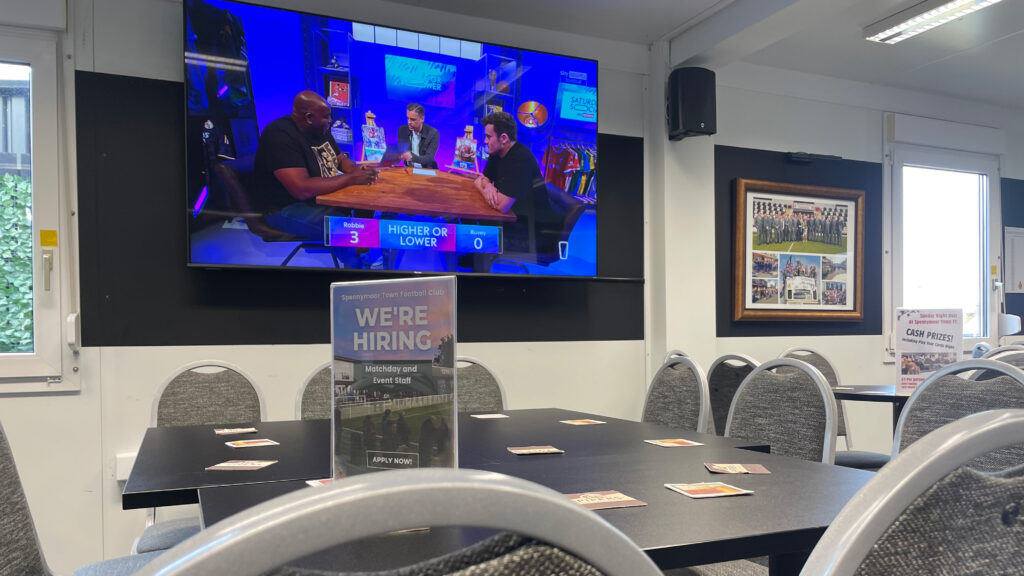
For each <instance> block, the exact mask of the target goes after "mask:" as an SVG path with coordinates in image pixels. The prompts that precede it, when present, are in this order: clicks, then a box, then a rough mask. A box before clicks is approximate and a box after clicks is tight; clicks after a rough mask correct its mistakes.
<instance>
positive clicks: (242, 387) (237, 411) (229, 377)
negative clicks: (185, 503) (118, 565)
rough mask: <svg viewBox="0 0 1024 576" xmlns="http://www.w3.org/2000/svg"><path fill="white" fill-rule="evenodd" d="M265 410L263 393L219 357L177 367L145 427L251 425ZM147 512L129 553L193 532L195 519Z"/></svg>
mask: <svg viewBox="0 0 1024 576" xmlns="http://www.w3.org/2000/svg"><path fill="white" fill-rule="evenodd" d="M265 413H266V410H265V407H264V405H263V397H262V396H261V395H260V393H259V390H258V389H257V388H256V385H255V384H254V383H253V380H252V379H251V378H249V376H247V375H246V374H245V373H244V372H243V371H242V369H241V368H239V367H237V366H235V365H233V364H229V363H227V362H222V361H219V360H201V361H199V362H193V363H191V364H188V365H186V366H182V367H181V368H179V369H178V370H176V371H175V372H174V374H173V375H172V376H171V377H170V378H168V379H167V380H166V381H164V383H163V385H162V386H161V387H160V389H159V390H158V391H157V394H156V398H155V399H154V401H153V411H152V419H151V421H150V425H151V426H161V427H162V426H194V425H202V424H253V423H256V422H260V421H261V420H263V414H265ZM155 517H156V510H150V514H149V516H148V518H147V527H146V529H145V530H144V531H143V532H142V535H141V536H139V538H138V539H137V540H136V541H135V544H134V545H133V546H132V552H134V553H145V552H151V551H154V550H166V549H167V548H170V547H171V546H174V545H175V544H177V543H178V542H181V541H182V540H184V539H185V538H188V537H190V536H192V535H193V534H195V533H197V532H199V529H200V524H199V519H198V518H180V519H175V520H166V521H162V522H155Z"/></svg>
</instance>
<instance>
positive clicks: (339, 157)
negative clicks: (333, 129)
mask: <svg viewBox="0 0 1024 576" xmlns="http://www.w3.org/2000/svg"><path fill="white" fill-rule="evenodd" d="M330 126H331V108H330V107H329V106H328V105H327V102H325V101H324V99H323V98H321V97H320V95H319V94H317V93H316V92H311V91H309V90H306V91H303V92H299V94H298V95H296V96H295V101H294V102H293V104H292V113H291V115H289V116H283V117H281V118H278V119H277V120H274V121H273V122H271V123H270V124H268V125H267V127H266V128H264V129H263V133H262V134H260V139H259V145H258V146H257V148H256V161H255V184H256V192H257V200H258V204H259V208H260V210H262V211H263V213H264V215H263V218H264V220H266V221H267V223H268V224H270V225H271V226H273V227H274V228H277V229H278V230H281V231H282V232H286V233H288V234H292V235H294V236H299V237H301V238H309V239H311V240H323V238H324V217H325V216H350V215H351V211H349V210H343V209H339V208H335V207H331V206H319V205H317V204H316V200H315V199H316V197H317V196H320V195H322V194H328V193H330V192H334V191H335V190H338V189H340V188H344V187H346V186H357V185H361V184H372V183H373V182H374V181H375V180H376V179H377V171H376V170H374V169H373V168H370V167H368V166H357V165H356V164H355V162H353V161H352V160H351V159H349V157H348V156H346V155H345V154H342V153H341V149H340V148H338V143H337V142H335V141H334V137H333V136H331V133H330Z"/></svg>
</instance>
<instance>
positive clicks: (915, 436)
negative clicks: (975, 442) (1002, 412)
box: [893, 358, 1024, 471]
mask: <svg viewBox="0 0 1024 576" xmlns="http://www.w3.org/2000/svg"><path fill="white" fill-rule="evenodd" d="M972 371H985V372H989V373H997V374H999V376H997V377H995V378H991V379H988V380H977V381H975V380H970V379H968V378H964V377H962V376H959V375H958V374H962V373H970V372H972ZM1002 408H1024V372H1022V371H1021V370H1020V369H1018V368H1014V367H1013V366H1010V365H1009V364H1003V363H1002V362H998V361H996V360H985V359H980V358H978V359H971V360H964V361H962V362H957V363H955V364H950V365H949V366H946V367H945V368H943V369H942V370H939V371H938V372H936V373H934V374H932V375H931V376H929V377H928V379H926V380H925V381H924V382H922V383H921V385H920V386H918V387H917V389H916V390H914V393H913V394H911V395H910V398H908V399H907V403H906V404H905V405H904V407H903V412H902V413H901V414H900V418H899V421H897V423H896V433H895V434H894V435H893V457H895V456H896V455H897V454H899V453H900V452H902V451H904V450H906V449H907V447H908V446H910V445H912V444H914V443H915V442H917V441H918V440H919V439H920V438H922V437H924V436H925V435H926V434H928V433H930V432H932V431H933V430H936V429H938V428H940V427H942V426H945V425H946V424H949V423H950V422H953V421H954V420H959V419H961V418H964V417H965V416H970V415H971V414H977V413H978V412H984V411H986V410H997V409H1002ZM1017 463H1024V450H1021V449H1020V448H1016V449H1014V448H1008V449H1006V450H1001V451H998V452H993V453H991V454H986V455H985V456H984V457H983V458H981V459H979V460H978V461H976V462H972V463H971V466H972V467H975V468H977V469H979V470H987V471H991V470H1002V469H1005V468H1008V467H1010V466H1012V465H1014V464H1017Z"/></svg>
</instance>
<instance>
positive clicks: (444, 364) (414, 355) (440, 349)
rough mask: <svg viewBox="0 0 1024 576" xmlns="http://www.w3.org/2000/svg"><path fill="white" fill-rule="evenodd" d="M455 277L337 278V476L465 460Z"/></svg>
mask: <svg viewBox="0 0 1024 576" xmlns="http://www.w3.org/2000/svg"><path fill="white" fill-rule="evenodd" d="M455 326H456V322H455V277H454V276H441V277H436V278H412V279H408V280H373V281H367V282H342V283H336V284H331V347H332V350H333V352H334V365H333V366H334V369H333V376H332V386H331V388H332V394H331V399H332V400H331V423H332V430H333V438H332V442H331V444H332V450H331V451H332V453H333V455H334V474H335V477H336V478H340V477H345V476H351V475H353V474H362V473H365V472H374V471H377V470H389V469H396V468H428V467H438V466H442V467H443V466H451V467H455V466H457V465H458V463H457V461H456V457H457V456H456V455H457V453H458V451H457V445H458V443H457V435H456V429H455V427H456V408H455Z"/></svg>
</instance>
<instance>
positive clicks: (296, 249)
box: [281, 242, 337, 266]
mask: <svg viewBox="0 0 1024 576" xmlns="http://www.w3.org/2000/svg"><path fill="white" fill-rule="evenodd" d="M305 245H306V243H305V242H299V243H298V244H296V245H295V249H294V250H292V251H291V253H290V254H288V257H287V258H285V259H284V262H281V266H287V265H288V263H289V262H291V261H292V258H295V255H296V254H298V253H299V250H302V248H303V247H304V246H305ZM335 264H337V262H335Z"/></svg>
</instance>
